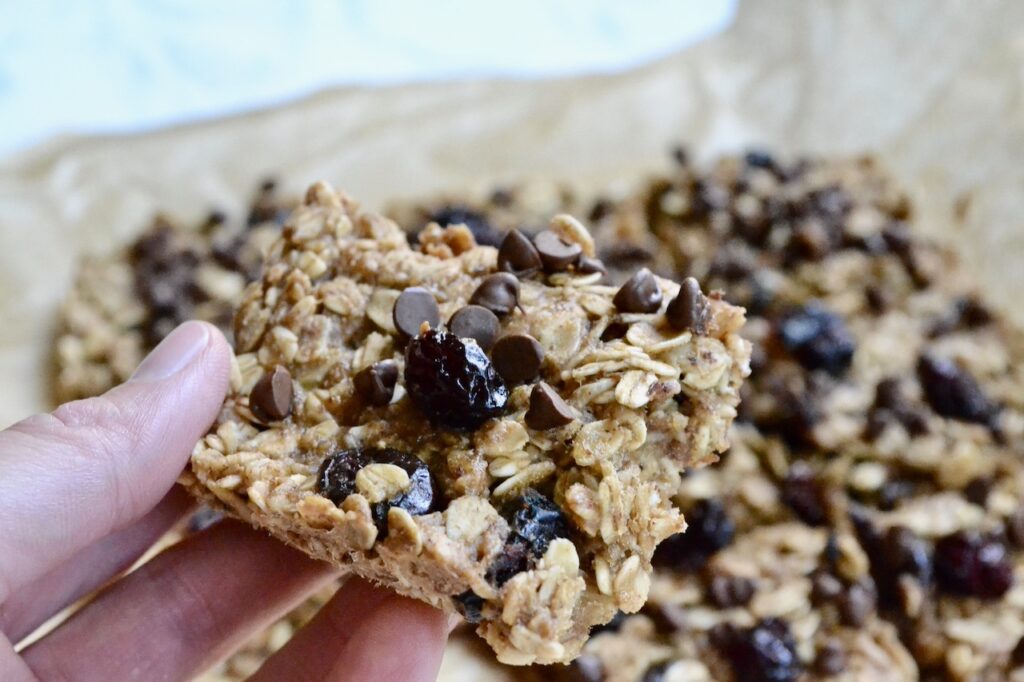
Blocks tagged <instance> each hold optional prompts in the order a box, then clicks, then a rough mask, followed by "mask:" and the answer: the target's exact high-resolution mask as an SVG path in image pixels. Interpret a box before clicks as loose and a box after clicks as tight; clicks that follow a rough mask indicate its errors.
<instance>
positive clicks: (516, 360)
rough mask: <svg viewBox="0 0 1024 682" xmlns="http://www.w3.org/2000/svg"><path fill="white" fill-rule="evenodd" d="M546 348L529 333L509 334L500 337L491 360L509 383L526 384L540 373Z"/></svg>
mask: <svg viewBox="0 0 1024 682" xmlns="http://www.w3.org/2000/svg"><path fill="white" fill-rule="evenodd" d="M543 360H544V349H543V348H541V345H540V342H538V341H537V339H535V338H533V337H532V336H530V335H529V334H509V335H507V336H503V337H501V338H500V339H498V342H497V343H495V344H494V349H493V351H492V352H491V362H493V363H494V368H495V369H496V370H498V374H500V375H501V378H502V379H504V380H505V383H507V384H513V385H514V384H526V383H529V382H531V381H533V380H534V379H536V378H537V376H538V375H539V374H540V366H541V363H542V362H543Z"/></svg>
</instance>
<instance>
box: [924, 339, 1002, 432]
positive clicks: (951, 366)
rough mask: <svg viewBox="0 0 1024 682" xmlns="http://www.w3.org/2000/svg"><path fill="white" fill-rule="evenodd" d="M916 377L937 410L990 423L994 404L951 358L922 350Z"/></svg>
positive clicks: (953, 416)
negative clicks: (923, 352)
mask: <svg viewBox="0 0 1024 682" xmlns="http://www.w3.org/2000/svg"><path fill="white" fill-rule="evenodd" d="M917 378H918V380H920V382H921V388H922V389H923V390H924V395H925V398H927V399H928V404H929V405H931V406H932V409H933V410H935V412H936V413H937V414H939V415H941V416H943V417H949V418H950V419H958V420H960V421H966V422H974V423H977V424H990V423H992V420H993V417H994V416H995V413H996V407H995V405H993V404H992V403H991V402H990V401H989V399H988V397H986V396H985V394H984V392H982V390H981V386H979V385H978V382H977V381H975V380H974V377H972V376H971V375H970V374H969V373H968V372H967V370H965V369H962V368H961V367H960V366H959V365H957V364H956V363H955V362H953V361H952V360H948V359H946V358H941V357H938V356H935V355H931V354H930V353H925V354H923V355H922V356H921V357H920V358H919V359H918V362H917Z"/></svg>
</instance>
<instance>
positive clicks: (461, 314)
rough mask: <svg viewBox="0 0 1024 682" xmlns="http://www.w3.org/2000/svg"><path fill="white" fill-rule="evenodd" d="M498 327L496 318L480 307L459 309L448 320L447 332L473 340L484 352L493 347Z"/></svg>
mask: <svg viewBox="0 0 1024 682" xmlns="http://www.w3.org/2000/svg"><path fill="white" fill-rule="evenodd" d="M500 327H501V323H499V322H498V317H497V316H496V315H495V314H494V313H492V312H491V311H490V310H488V309H487V308H485V307H483V306H480V305H467V306H466V307H465V308H459V309H458V310H456V311H455V314H454V315H452V318H451V319H450V320H448V331H450V332H451V333H452V334H455V335H456V336H459V337H462V338H464V339H473V340H474V341H476V342H477V345H479V346H480V347H481V348H483V349H484V350H487V349H488V348H490V347H491V346H493V345H494V339H496V338H497V337H498V330H499V328H500Z"/></svg>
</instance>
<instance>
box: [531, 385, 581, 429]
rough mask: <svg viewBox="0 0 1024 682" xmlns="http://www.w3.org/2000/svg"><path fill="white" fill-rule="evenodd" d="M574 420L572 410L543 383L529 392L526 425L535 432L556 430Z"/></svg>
mask: <svg viewBox="0 0 1024 682" xmlns="http://www.w3.org/2000/svg"><path fill="white" fill-rule="evenodd" d="M575 418H576V415H575V414H574V413H573V411H572V408H571V407H569V405H568V404H567V403H566V402H565V401H564V400H562V397H561V396H559V395H558V394H557V393H556V392H555V389H553V388H551V387H550V386H548V385H547V384H545V383H544V382H543V381H542V382H540V383H539V384H537V385H536V386H534V387H533V390H532V391H531V392H530V408H529V409H528V410H527V411H526V417H525V420H526V425H527V426H529V427H530V428H531V429H534V430H535V431H545V430H547V429H554V428H558V427H559V426H565V425H566V424H570V423H572V421H573V420H574V419H575Z"/></svg>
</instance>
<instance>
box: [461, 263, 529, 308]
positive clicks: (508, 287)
mask: <svg viewBox="0 0 1024 682" xmlns="http://www.w3.org/2000/svg"><path fill="white" fill-rule="evenodd" d="M469 302H470V303H472V304H473V305H479V306H483V307H484V308H487V309H488V310H490V311H491V312H492V313H494V314H495V315H508V314H509V313H510V312H512V310H513V309H514V308H515V307H516V304H517V303H518V302H519V280H518V279H516V276H515V275H512V274H510V273H507V272H497V273H495V274H493V275H489V276H487V277H486V278H484V281H483V282H481V283H480V286H478V287H477V288H476V291H474V292H473V295H472V296H470V297H469Z"/></svg>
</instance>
